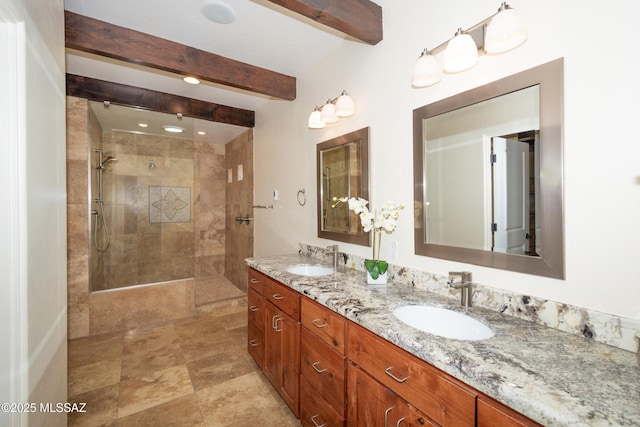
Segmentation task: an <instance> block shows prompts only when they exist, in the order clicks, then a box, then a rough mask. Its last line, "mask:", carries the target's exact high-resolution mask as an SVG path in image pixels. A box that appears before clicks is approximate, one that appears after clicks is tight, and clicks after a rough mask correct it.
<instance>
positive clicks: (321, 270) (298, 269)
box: [287, 264, 333, 276]
mask: <svg viewBox="0 0 640 427" xmlns="http://www.w3.org/2000/svg"><path fill="white" fill-rule="evenodd" d="M287 271H288V272H289V273H292V274H297V275H298V276H327V275H329V274H332V273H333V268H331V267H326V266H324V265H311V264H298V265H292V266H291V267H289V268H287Z"/></svg>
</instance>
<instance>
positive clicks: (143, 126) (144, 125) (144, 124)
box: [138, 123, 149, 128]
mask: <svg viewBox="0 0 640 427" xmlns="http://www.w3.org/2000/svg"><path fill="white" fill-rule="evenodd" d="M138 126H140V127H141V128H146V127H149V125H148V124H146V123H138Z"/></svg>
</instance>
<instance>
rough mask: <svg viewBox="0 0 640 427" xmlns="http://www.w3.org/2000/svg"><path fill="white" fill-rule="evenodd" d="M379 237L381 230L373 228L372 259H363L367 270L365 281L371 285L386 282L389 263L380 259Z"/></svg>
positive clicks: (380, 237) (380, 236)
mask: <svg viewBox="0 0 640 427" xmlns="http://www.w3.org/2000/svg"><path fill="white" fill-rule="evenodd" d="M381 239H382V234H381V230H379V229H378V230H373V259H366V260H364V266H365V268H366V270H367V283H368V284H371V285H373V284H375V285H381V284H386V283H387V268H388V267H389V265H388V264H387V262H386V261H382V260H381V259H380V240H381Z"/></svg>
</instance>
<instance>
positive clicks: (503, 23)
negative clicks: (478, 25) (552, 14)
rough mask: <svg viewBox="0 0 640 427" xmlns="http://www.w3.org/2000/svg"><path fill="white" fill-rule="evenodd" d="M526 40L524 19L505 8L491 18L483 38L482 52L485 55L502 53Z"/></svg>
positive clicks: (515, 12)
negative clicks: (485, 53) (483, 51)
mask: <svg viewBox="0 0 640 427" xmlns="http://www.w3.org/2000/svg"><path fill="white" fill-rule="evenodd" d="M526 40H527V29H526V27H525V24H524V19H522V16H520V14H519V13H518V12H517V11H515V10H514V9H510V8H508V7H507V8H505V9H504V10H501V11H500V12H498V14H497V15H496V16H494V17H493V18H491V22H489V25H488V26H487V32H486V34H485V36H484V50H485V51H486V52H487V53H502V52H506V51H508V50H511V49H514V48H516V47H518V46H520V45H521V44H522V43H524V42H525V41H526Z"/></svg>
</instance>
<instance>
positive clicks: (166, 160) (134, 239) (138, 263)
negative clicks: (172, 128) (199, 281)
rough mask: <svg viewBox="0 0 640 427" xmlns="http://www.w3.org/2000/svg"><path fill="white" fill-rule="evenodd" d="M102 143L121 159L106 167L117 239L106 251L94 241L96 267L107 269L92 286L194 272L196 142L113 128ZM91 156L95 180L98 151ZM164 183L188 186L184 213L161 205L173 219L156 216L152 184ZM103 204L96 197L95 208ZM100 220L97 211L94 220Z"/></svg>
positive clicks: (107, 208)
mask: <svg viewBox="0 0 640 427" xmlns="http://www.w3.org/2000/svg"><path fill="white" fill-rule="evenodd" d="M94 123H95V122H93V121H92V122H91V127H92V128H93V126H94ZM93 135H94V132H92V140H91V143H92V147H91V148H92V149H93V148H94V146H95V143H96V140H95V139H94V136H93ZM100 145H101V146H102V149H103V150H104V157H105V158H106V156H107V155H112V156H115V157H117V159H118V160H117V161H116V162H112V163H109V164H108V165H107V166H106V168H105V169H104V178H103V182H104V186H103V187H104V213H105V218H106V223H107V228H108V230H109V234H110V242H111V243H110V245H109V247H108V249H107V250H106V251H103V252H99V251H97V250H96V249H95V246H92V257H91V263H92V268H93V270H94V271H99V270H101V272H102V273H103V274H101V275H99V276H98V277H95V276H93V277H92V282H91V288H92V290H94V291H96V290H102V289H113V288H120V287H125V286H131V285H139V284H147V283H155V282H163V281H170V280H176V279H186V278H190V277H194V246H195V241H194V209H193V207H194V203H193V198H192V192H193V188H194V142H193V141H189V140H183V139H176V138H168V137H160V136H155V135H143V134H132V133H128V132H120V131H112V130H107V131H105V132H103V134H102V135H101V142H100ZM91 156H92V167H91V169H90V172H91V174H92V177H93V180H95V176H96V173H97V171H96V170H95V166H96V165H97V156H96V154H95V153H93V152H92V153H91ZM150 162H153V163H150ZM150 164H152V165H153V166H152V167H149V165H150ZM159 186H162V187H165V188H166V187H171V188H174V189H176V192H178V189H179V190H182V191H186V194H187V196H186V197H185V196H182V199H186V203H184V202H183V203H182V205H180V206H179V207H181V208H182V209H180V212H181V213H183V215H182V216H178V215H175V212H174V211H175V209H173V210H172V209H171V204H170V203H169V202H171V201H172V200H169V202H167V203H168V204H167V206H164V205H161V206H162V207H166V208H169V209H168V210H167V213H168V214H169V213H173V214H174V215H173V216H172V217H171V218H169V217H167V218H163V219H165V220H166V221H167V222H152V221H151V218H150V210H151V203H152V202H153V201H154V200H151V198H150V197H151V196H150V194H151V189H152V188H155V187H159ZM170 194H172V195H173V194H174V193H173V192H172V193H170ZM96 195H97V193H92V198H95V197H96ZM166 197H167V198H168V196H166ZM182 199H178V201H182ZM223 200H224V199H223ZM161 202H162V201H161ZM174 204H175V203H174ZM99 208H100V207H99V205H97V204H95V203H94V206H93V209H99ZM94 220H95V216H93V219H92V225H95V222H93V221H94ZM100 225H101V224H98V226H99V227H100Z"/></svg>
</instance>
